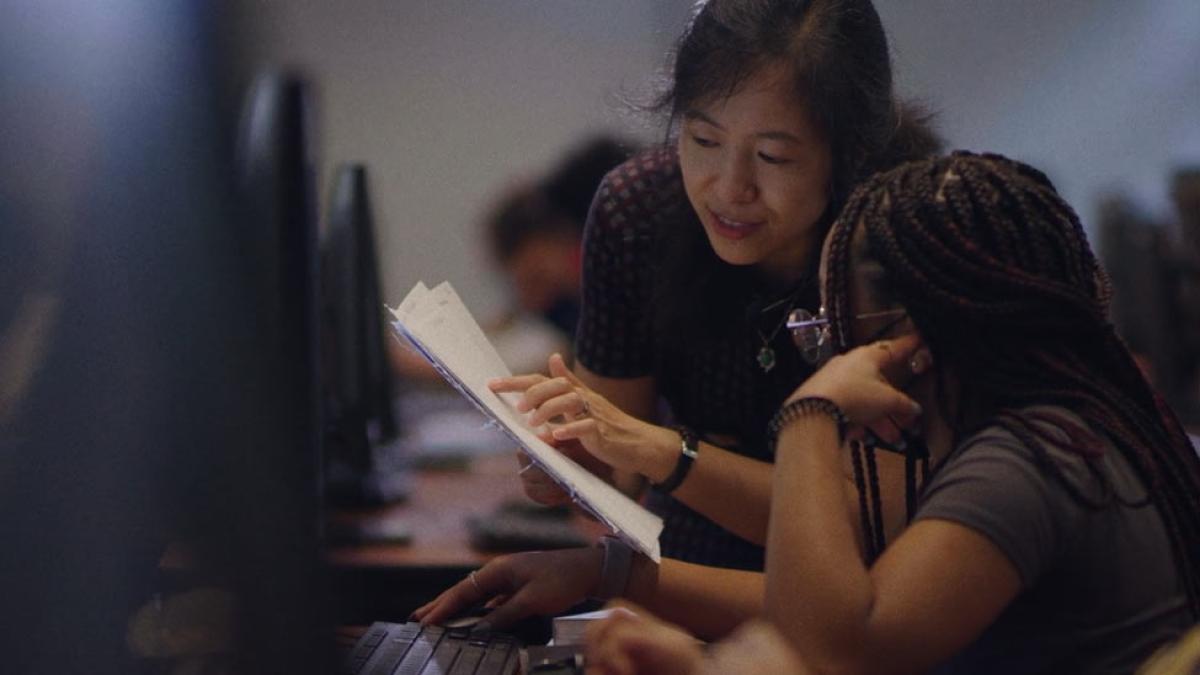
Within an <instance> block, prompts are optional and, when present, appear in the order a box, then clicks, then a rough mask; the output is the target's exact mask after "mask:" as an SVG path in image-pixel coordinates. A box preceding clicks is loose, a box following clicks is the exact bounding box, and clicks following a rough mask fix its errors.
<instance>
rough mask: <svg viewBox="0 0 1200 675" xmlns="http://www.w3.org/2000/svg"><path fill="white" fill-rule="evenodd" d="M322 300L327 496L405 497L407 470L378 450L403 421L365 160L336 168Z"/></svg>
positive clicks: (370, 500)
mask: <svg viewBox="0 0 1200 675" xmlns="http://www.w3.org/2000/svg"><path fill="white" fill-rule="evenodd" d="M321 307H322V325H321V328H322V333H321V337H322V351H323V353H324V360H323V363H322V366H323V367H322V378H321V379H322V381H323V383H324V401H325V406H324V413H325V447H326V467H327V472H326V490H327V497H328V499H329V501H330V502H331V503H335V504H340V505H349V506H359V505H361V506H366V505H375V504H384V503H388V502H394V501H398V500H401V499H403V498H404V497H406V496H407V494H408V490H409V482H408V479H407V476H406V475H405V474H403V473H402V472H400V471H399V470H398V469H397V468H396V467H389V466H381V465H380V462H377V461H376V457H375V450H374V449H375V448H376V447H378V446H381V445H385V444H387V443H389V442H391V441H393V440H394V439H395V438H396V436H397V434H398V428H397V424H396V418H395V414H394V412H393V403H394V401H393V387H392V373H391V368H390V366H389V363H388V356H387V348H386V344H385V342H384V341H385V340H388V339H390V338H389V337H388V336H387V335H386V332H385V331H386V330H387V328H386V323H385V320H384V311H385V309H384V305H383V298H382V295H381V293H380V291H379V265H378V260H377V256H376V248H375V232H374V218H373V214H372V211H371V200H370V197H369V186H368V182H367V169H366V167H365V166H363V165H362V164H353V163H348V164H343V165H341V166H339V167H338V169H337V171H336V172H335V173H334V178H333V189H332V192H331V197H330V206H329V218H328V221H327V222H326V226H325V231H324V233H323V235H322V240H321Z"/></svg>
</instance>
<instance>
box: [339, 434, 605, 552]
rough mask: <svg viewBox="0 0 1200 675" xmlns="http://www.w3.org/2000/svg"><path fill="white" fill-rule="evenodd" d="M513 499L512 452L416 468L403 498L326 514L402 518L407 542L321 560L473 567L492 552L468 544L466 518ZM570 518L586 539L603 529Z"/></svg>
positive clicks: (517, 486) (517, 495)
mask: <svg viewBox="0 0 1200 675" xmlns="http://www.w3.org/2000/svg"><path fill="white" fill-rule="evenodd" d="M513 499H525V497H524V493H523V492H522V491H521V481H520V478H518V477H517V459H516V456H515V453H502V454H497V455H486V456H483V457H478V458H476V459H475V460H473V461H472V462H471V464H470V466H469V468H468V469H467V470H465V471H435V470H422V471H418V472H416V473H415V475H414V484H413V490H412V496H411V497H410V498H409V500H408V501H407V502H405V503H403V504H397V505H394V506H387V507H382V508H378V509H373V510H370V511H362V512H357V513H335V514H331V516H330V518H331V519H334V520H340V521H353V520H355V519H366V518H399V519H402V520H403V521H405V522H406V523H407V524H408V525H409V527H410V528H411V530H412V533H413V539H412V542H411V543H410V544H405V545H391V544H370V545H356V546H340V547H336V548H331V549H330V550H329V551H327V553H326V559H327V560H328V561H329V562H330V563H331V564H333V565H335V566H340V567H376V568H380V567H387V568H449V567H459V568H462V567H478V566H480V565H482V564H484V563H485V562H487V561H488V560H489V559H491V558H492V557H494V556H495V554H491V553H484V552H480V551H477V550H475V549H473V548H471V545H470V543H469V533H468V530H467V525H466V521H467V518H469V517H471V516H474V515H479V516H483V515H486V514H488V513H491V512H492V511H494V510H495V509H496V508H497V507H499V506H500V505H501V504H503V503H504V502H506V501H509V500H513ZM573 518H574V520H575V522H576V524H577V526H578V528H579V529H580V531H581V532H583V533H584V534H585V535H587V536H588V537H589V538H595V537H598V536H600V535H601V534H602V533H603V531H604V527H603V526H602V525H601V524H599V523H597V522H595V521H593V520H591V519H589V518H587V517H585V516H583V515H581V514H580V515H575V516H573Z"/></svg>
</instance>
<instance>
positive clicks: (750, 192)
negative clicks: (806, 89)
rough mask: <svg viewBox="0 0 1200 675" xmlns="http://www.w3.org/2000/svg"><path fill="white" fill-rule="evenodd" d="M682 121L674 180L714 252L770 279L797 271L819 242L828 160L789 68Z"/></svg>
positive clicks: (761, 76)
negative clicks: (678, 179)
mask: <svg viewBox="0 0 1200 675" xmlns="http://www.w3.org/2000/svg"><path fill="white" fill-rule="evenodd" d="M683 120H684V121H683V127H682V129H681V133H680V135H679V159H680V166H681V168H682V171H683V184H684V188H685V189H686V190H687V195H688V200H689V201H691V204H692V207H693V208H694V209H695V210H696V214H697V215H698V216H699V217H700V222H701V224H703V226H704V232H705V234H707V235H708V241H709V243H710V244H711V245H712V247H713V250H714V251H715V252H716V254H717V256H718V257H720V258H721V259H722V260H724V261H725V262H727V263H729V264H731V265H757V266H759V267H760V268H761V269H762V270H763V271H764V272H766V273H767V274H768V275H769V276H771V277H773V278H778V279H784V280H794V279H796V278H799V277H800V276H802V275H803V274H804V271H805V266H806V265H807V264H808V263H809V262H810V261H811V260H812V254H813V252H814V249H815V248H816V247H817V246H819V245H820V239H818V237H819V236H820V235H819V233H818V232H817V221H818V220H819V219H820V217H821V215H822V214H823V213H824V212H825V208H826V206H827V205H828V203H829V193H830V184H831V173H832V157H831V153H830V149H829V144H828V143H827V142H826V140H825V139H824V137H823V136H822V135H821V133H820V132H819V131H818V129H817V127H816V125H815V124H814V123H813V122H812V120H811V118H810V116H809V114H808V111H807V109H806V108H805V106H804V105H802V104H801V102H800V101H798V100H796V97H795V96H794V94H793V93H792V89H791V84H790V82H789V78H788V71H787V70H786V69H785V68H783V67H767V68H764V69H763V70H762V71H760V72H759V73H758V74H757V75H755V76H753V77H751V78H750V79H748V80H747V81H746V82H745V84H744V85H743V86H742V88H741V89H739V90H738V91H737V92H736V93H734V94H733V95H732V96H729V97H728V98H722V99H716V100H713V101H710V102H707V103H704V104H702V105H700V106H698V107H696V108H694V109H691V110H688V111H686V112H685V113H684V116H683Z"/></svg>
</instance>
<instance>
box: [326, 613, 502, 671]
mask: <svg viewBox="0 0 1200 675" xmlns="http://www.w3.org/2000/svg"><path fill="white" fill-rule="evenodd" d="M519 646H520V645H519V644H518V643H517V640H516V638H514V637H512V636H511V635H505V634H502V633H490V632H480V631H472V630H470V629H469V628H443V627H441V626H422V625H421V624H419V623H413V622H410V623H389V622H385V621H377V622H375V623H373V624H371V627H370V629H368V630H367V632H366V634H364V635H363V636H362V638H360V639H359V641H358V643H357V644H355V645H354V649H353V650H352V651H351V652H350V654H349V656H348V657H347V659H346V662H345V667H344V668H343V672H344V673H345V674H346V675H512V674H513V673H516V672H517V667H518V665H519V663H520V653H519Z"/></svg>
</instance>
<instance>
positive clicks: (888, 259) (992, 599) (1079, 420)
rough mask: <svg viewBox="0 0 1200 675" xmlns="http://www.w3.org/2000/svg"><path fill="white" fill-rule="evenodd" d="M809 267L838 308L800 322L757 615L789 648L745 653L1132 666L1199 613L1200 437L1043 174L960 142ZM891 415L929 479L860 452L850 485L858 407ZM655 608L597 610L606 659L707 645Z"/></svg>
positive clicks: (1037, 666) (837, 231)
mask: <svg viewBox="0 0 1200 675" xmlns="http://www.w3.org/2000/svg"><path fill="white" fill-rule="evenodd" d="M821 267H822V297H823V299H824V307H823V308H822V310H821V311H820V312H819V313H818V315H817V316H816V317H811V316H797V317H795V318H796V320H795V321H792V322H791V325H792V327H793V329H794V331H795V333H794V335H795V336H796V337H797V343H798V345H799V346H801V348H802V350H803V351H804V352H805V353H807V354H808V355H809V356H811V357H813V358H814V359H817V360H826V359H827V360H826V362H825V363H824V365H823V366H822V367H821V368H820V369H819V370H818V371H817V373H815V374H814V375H813V376H812V377H811V378H809V379H808V380H807V381H806V382H805V383H804V384H802V385H801V386H800V387H799V388H798V389H797V390H796V391H795V392H794V393H793V394H792V395H791V396H790V397H789V398H788V400H787V402H785V403H784V405H783V406H782V407H781V409H780V411H779V413H778V414H777V415H776V416H775V418H773V420H772V424H771V425H770V428H771V431H772V433H773V435H774V438H775V449H776V450H775V452H776V470H775V474H774V478H773V480H774V489H773V497H772V511H771V520H770V526H769V532H768V540H767V569H766V576H767V580H766V589H767V593H766V610H767V611H766V614H767V616H768V617H769V619H770V621H771V622H772V624H773V625H774V627H775V629H777V630H778V631H779V632H780V633H781V634H782V635H783V636H784V637H785V638H786V639H787V642H788V643H790V646H791V648H792V649H793V650H794V653H793V654H790V655H788V654H780V653H779V651H778V649H776V650H775V652H774V655H775V656H776V657H779V658H778V659H775V660H773V659H772V658H771V649H764V650H761V652H760V653H761V656H759V657H754V658H758V659H759V664H758V665H759V666H760V668H756V670H758V671H759V672H783V671H779V670H771V668H770V667H768V666H770V665H771V664H772V663H774V664H776V665H777V664H779V663H784V662H786V661H785V660H782V659H785V658H786V659H792V658H799V660H800V661H801V662H803V663H804V665H805V666H806V667H807V668H810V669H812V670H813V671H816V672H829V671H832V672H872V673H874V672H889V673H890V672H924V671H928V670H934V671H936V672H949V673H956V672H969V673H987V672H997V673H1000V672H1003V673H1017V672H1019V673H1051V672H1053V673H1066V672H1069V673H1127V672H1132V671H1133V670H1134V669H1136V667H1137V665H1138V664H1139V663H1142V662H1143V661H1145V660H1146V659H1147V658H1148V657H1149V656H1150V655H1151V654H1152V653H1153V652H1154V650H1155V649H1156V648H1157V647H1159V646H1161V645H1163V644H1165V643H1167V642H1169V641H1170V640H1172V639H1173V638H1176V637H1178V636H1179V635H1180V634H1182V633H1183V632H1184V631H1185V630H1186V629H1187V628H1188V627H1189V626H1191V625H1192V624H1194V623H1195V622H1196V620H1197V616H1198V615H1200V594H1198V591H1200V461H1198V459H1197V456H1196V453H1195V452H1194V450H1193V448H1192V447H1191V445H1190V443H1189V442H1188V440H1187V438H1186V435H1185V434H1184V433H1183V430H1182V428H1181V427H1180V425H1179V424H1178V422H1177V420H1176V419H1175V417H1174V415H1173V414H1172V413H1171V411H1170V410H1169V409H1167V408H1166V407H1165V406H1163V405H1162V404H1161V403H1160V399H1159V398H1158V397H1157V396H1156V394H1155V393H1154V392H1153V391H1152V390H1151V389H1150V387H1149V385H1148V384H1147V382H1146V381H1145V379H1144V378H1143V376H1142V375H1141V373H1140V371H1139V370H1138V368H1137V365H1136V364H1135V363H1134V360H1133V358H1132V357H1131V356H1130V353H1129V351H1128V350H1127V349H1126V347H1125V345H1124V343H1123V342H1122V341H1121V339H1120V338H1119V337H1118V336H1117V335H1116V333H1115V332H1114V330H1113V326H1112V324H1111V323H1110V322H1109V320H1108V317H1107V300H1108V297H1109V288H1108V283H1107V278H1106V277H1105V275H1104V274H1103V272H1102V270H1101V269H1100V267H1099V265H1098V264H1097V262H1096V259H1095V257H1094V255H1093V254H1092V251H1091V249H1090V248H1089V246H1088V243H1087V241H1086V238H1085V235H1084V232H1083V229H1082V227H1081V226H1080V223H1079V220H1078V218H1077V216H1076V215H1075V213H1074V211H1073V210H1072V209H1071V208H1070V207H1069V206H1068V205H1067V204H1066V203H1065V202H1064V201H1063V200H1062V199H1061V198H1060V197H1059V195H1058V194H1057V192H1056V191H1055V189H1054V187H1053V186H1052V184H1051V183H1050V181H1049V180H1048V179H1047V178H1046V177H1045V176H1044V175H1043V174H1042V173H1041V172H1039V171H1037V170H1036V169H1033V168H1031V167H1029V166H1026V165H1024V164H1021V163H1019V162H1015V161H1012V160H1010V159H1007V158H1004V157H1001V156H998V155H975V154H969V153H961V152H960V153H955V154H953V155H950V156H948V157H942V158H937V159H931V160H926V161H919V162H914V163H910V164H906V165H904V166H902V167H899V168H897V169H894V170H892V171H889V172H887V173H884V174H881V175H878V176H876V177H874V178H873V179H871V180H869V181H868V182H867V183H866V184H864V185H863V186H862V187H860V188H859V189H858V190H857V191H856V192H855V194H854V196H852V197H851V199H850V201H849V203H848V204H847V206H846V208H845V210H844V211H843V212H842V215H841V216H840V217H839V219H838V221H837V222H836V223H835V224H834V226H833V228H832V229H831V232H830V234H829V236H828V238H827V239H826V242H825V246H824V249H823V255H822V260H821ZM897 317H903V319H902V320H900V321H899V322H897ZM880 331H883V334H882V335H881V334H880ZM832 351H837V352H841V353H840V355H838V356H833V357H832V358H828V353H829V352H832ZM881 421H886V422H887V424H886V425H880V424H879V423H880V422H881ZM897 426H898V427H901V428H905V429H907V430H908V431H907V432H906V433H905V434H904V435H903V436H904V438H903V439H901V438H898V437H897V436H896V435H895V434H890V435H891V436H892V438H891V440H893V441H900V440H904V441H906V442H904V443H900V442H896V443H895V445H896V447H898V448H900V452H903V453H905V454H906V456H907V457H908V458H909V459H910V461H909V462H908V467H909V470H908V474H909V476H910V477H909V480H908V481H906V482H907V483H908V484H909V485H910V486H915V487H912V488H910V489H907V490H906V486H904V485H893V484H888V483H887V482H886V481H885V482H883V484H879V483H878V482H876V481H873V480H872V479H871V471H870V470H869V468H867V469H866V470H863V471H860V472H857V473H860V474H861V475H863V476H864V478H862V479H861V483H860V484H861V485H862V487H861V488H860V489H859V490H857V492H858V493H859V494H858V495H854V494H852V492H853V491H851V490H848V489H847V488H846V486H845V484H844V483H843V481H841V480H839V478H840V475H841V473H840V469H841V463H842V461H843V457H844V456H845V455H854V454H857V455H858V456H859V457H860V461H856V462H855V463H856V464H860V463H861V464H863V465H866V466H867V467H869V465H870V463H871V462H870V457H869V454H870V452H869V451H867V450H862V449H861V448H860V449H859V450H858V451H857V452H855V451H854V450H853V449H854V448H858V443H857V442H856V441H855V440H854V439H855V438H856V437H858V435H859V431H858V430H861V429H863V428H865V427H878V428H880V429H883V430H886V429H889V428H890V429H893V430H894V429H895V427H897ZM881 433H885V434H887V432H886V431H882V432H881ZM847 439H849V440H848V441H847ZM922 459H927V460H928V464H929V471H927V472H921V471H918V469H917V467H919V466H920V465H921V464H922V461H921V460H922ZM920 473H926V474H927V475H925V476H920V475H918V474H920ZM910 490H911V492H913V493H914V494H912V497H913V498H912V499H911V500H909V501H910V504H911V512H910V513H907V514H905V516H906V519H907V520H909V521H910V522H909V523H908V525H907V526H906V527H904V528H903V529H902V530H901V531H900V532H898V533H896V534H894V535H893V536H891V537H887V536H885V535H886V534H888V533H887V532H886V530H887V528H886V527H881V526H880V525H879V523H878V522H876V521H878V520H881V516H882V515H885V514H883V513H881V511H886V507H887V506H889V505H891V504H895V503H900V504H903V503H904V501H905V500H904V499H902V498H900V497H894V496H895V495H896V493H900V495H901V496H903V495H904V493H905V492H909V491H910ZM889 496H893V497H894V498H891V499H889ZM854 498H857V499H861V500H862V501H864V502H866V506H865V507H864V508H863V509H861V511H862V513H863V518H864V519H865V522H864V523H862V524H861V527H860V526H859V525H860V524H859V523H858V522H857V521H858V517H857V516H856V515H854V514H853V511H852V510H848V509H847V508H846V504H847V500H852V499H854ZM880 504H883V505H884V506H883V507H881V506H880ZM884 522H886V521H884ZM881 529H882V530H884V532H883V533H882V534H880V533H879V530H881ZM860 533H862V534H861V535H860ZM646 624H647V620H646V619H644V618H638V619H634V618H630V617H629V616H627V615H622V616H620V617H619V618H615V619H613V620H610V621H609V622H607V623H604V624H601V625H600V626H599V627H598V628H597V629H596V630H594V631H593V636H592V637H593V639H592V643H591V650H592V654H593V657H594V662H595V664H596V665H597V669H598V671H599V672H650V671H649V670H647V669H645V668H644V667H640V666H644V665H645V664H648V663H656V664H663V663H671V664H674V666H673V667H674V668H675V670H676V671H678V672H688V671H689V670H695V669H696V668H698V667H699V666H700V665H701V664H702V663H703V657H702V655H701V654H700V653H699V652H697V651H696V650H694V648H692V647H691V646H689V645H687V643H686V642H684V641H681V640H665V641H656V642H655V643H653V644H652V645H651V646H650V647H647V644H646V641H645V638H644V636H647V635H661V634H663V631H662V629H661V627H656V628H653V629H652V628H651V627H650V626H648V625H646ZM751 634H754V632H753V631H751ZM734 639H735V640H737V639H739V638H734ZM758 643H759V644H768V643H769V641H762V640H761V634H759V642H758ZM735 651H736V650H735ZM742 651H743V653H742V656H743V657H745V656H746V655H745V653H744V652H745V650H742ZM724 653H728V650H726V652H724ZM751 660H753V658H752V659H751ZM709 665H710V666H711V664H709ZM792 667H799V666H796V665H795V663H794V662H792ZM711 670H712V669H711V667H709V671H711ZM709 671H705V672H709Z"/></svg>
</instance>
